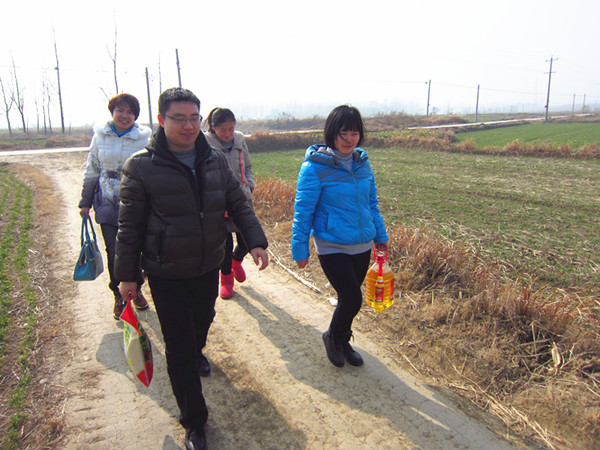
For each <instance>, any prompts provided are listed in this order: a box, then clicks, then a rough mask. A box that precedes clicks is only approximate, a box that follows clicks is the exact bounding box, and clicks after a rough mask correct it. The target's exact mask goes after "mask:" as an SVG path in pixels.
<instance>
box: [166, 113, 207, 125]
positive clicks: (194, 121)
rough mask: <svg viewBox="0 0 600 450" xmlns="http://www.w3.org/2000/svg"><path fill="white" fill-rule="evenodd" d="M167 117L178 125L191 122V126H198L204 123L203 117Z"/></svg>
mask: <svg viewBox="0 0 600 450" xmlns="http://www.w3.org/2000/svg"><path fill="white" fill-rule="evenodd" d="M165 117H168V118H169V119H171V120H172V121H173V122H175V123H176V124H178V125H185V124H187V123H188V122H189V123H190V125H193V126H196V125H199V124H200V122H202V116H192V117H183V116H169V115H168V114H165Z"/></svg>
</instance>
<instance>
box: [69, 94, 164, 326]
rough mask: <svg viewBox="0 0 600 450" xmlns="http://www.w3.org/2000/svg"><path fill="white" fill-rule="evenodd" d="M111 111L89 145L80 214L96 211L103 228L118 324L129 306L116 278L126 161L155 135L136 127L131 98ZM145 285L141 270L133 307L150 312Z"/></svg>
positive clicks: (136, 108) (112, 104) (122, 98)
mask: <svg viewBox="0 0 600 450" xmlns="http://www.w3.org/2000/svg"><path fill="white" fill-rule="evenodd" d="M108 110H109V111H110V114H111V116H112V120H111V121H109V122H107V123H106V124H104V125H103V126H101V127H97V128H95V129H94V136H93V137H92V142H91V143H90V150H89V153H88V158H87V164H86V167H85V175H84V177H83V190H82V192H81V201H80V202H79V208H80V209H79V214H80V215H81V216H82V217H83V216H89V214H90V209H91V208H92V207H93V208H94V212H95V216H96V217H95V218H96V222H97V223H99V224H100V228H101V230H102V237H103V238H104V244H105V247H106V257H107V260H108V273H109V276H110V282H109V284H108V287H109V288H110V290H111V291H113V294H114V297H115V305H114V308H113V317H114V318H115V319H116V320H119V317H120V316H121V313H122V312H123V309H124V308H125V303H126V302H125V300H124V299H123V297H121V294H120V293H119V280H117V279H116V278H115V274H114V261H115V242H116V237H117V227H118V217H119V188H120V186H121V176H122V172H123V165H124V164H125V161H126V160H127V158H129V156H131V155H132V154H133V153H135V152H137V151H138V150H142V149H144V148H145V147H146V145H148V141H149V139H150V135H151V134H152V131H151V130H150V128H148V127H145V126H143V125H138V124H137V123H135V121H136V120H137V118H138V116H139V114H140V104H139V102H138V100H137V98H135V97H134V96H133V95H131V94H119V95H116V96H114V97H113V98H111V99H110V101H109V102H108ZM143 282H144V279H143V277H142V272H141V270H140V272H139V275H138V293H137V298H136V299H135V300H134V305H135V307H136V308H137V309H139V310H143V309H147V308H148V302H147V300H146V299H145V298H144V296H143V295H142V293H141V289H140V288H141V286H142V284H143Z"/></svg>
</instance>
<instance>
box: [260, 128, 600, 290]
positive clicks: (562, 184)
mask: <svg viewBox="0 0 600 450" xmlns="http://www.w3.org/2000/svg"><path fill="white" fill-rule="evenodd" d="M514 128H515V127H510V128H507V129H506V131H505V132H509V131H510V130H514ZM368 153H369V155H370V158H371V164H372V167H373V170H374V172H375V175H376V178H377V184H378V189H379V198H380V201H381V210H382V212H383V215H384V218H385V220H386V223H387V226H388V227H394V226H400V225H404V226H408V227H424V226H427V227H428V228H430V229H432V230H435V231H436V232H439V233H440V234H442V235H444V236H446V237H448V238H449V239H452V240H460V241H464V242H469V243H471V244H472V245H474V246H476V247H477V248H479V249H480V250H481V252H482V253H483V254H484V255H488V257H490V258H494V259H497V260H501V261H503V262H505V263H506V264H507V265H508V266H509V267H512V270H513V275H514V276H515V277H525V278H527V279H537V280H539V282H540V283H547V284H550V285H554V286H557V287H566V288H574V289H582V290H583V291H585V292H588V293H593V294H595V295H597V294H599V293H600V272H599V270H598V268H599V267H600V233H599V230H600V196H599V195H598V192H600V161H598V160H576V159H564V158H532V157H506V156H488V155H471V154H456V153H444V152H429V151H420V150H416V149H413V150H408V149H398V148H396V149H371V150H369V151H368ZM303 159H304V150H297V151H286V152H269V153H257V154H253V155H252V161H253V168H254V173H255V175H258V176H261V177H271V176H276V177H280V178H282V179H284V180H288V181H292V182H294V181H295V180H296V177H297V174H298V170H299V167H300V164H301V163H302V161H303Z"/></svg>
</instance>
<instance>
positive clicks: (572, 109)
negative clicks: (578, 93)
mask: <svg viewBox="0 0 600 450" xmlns="http://www.w3.org/2000/svg"><path fill="white" fill-rule="evenodd" d="M571 114H575V94H573V107H572V108H571Z"/></svg>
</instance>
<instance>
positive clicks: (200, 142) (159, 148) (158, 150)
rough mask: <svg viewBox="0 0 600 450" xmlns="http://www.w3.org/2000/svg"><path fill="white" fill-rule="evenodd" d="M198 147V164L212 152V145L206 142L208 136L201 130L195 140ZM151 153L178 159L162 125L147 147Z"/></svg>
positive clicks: (173, 159)
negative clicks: (170, 146)
mask: <svg viewBox="0 0 600 450" xmlns="http://www.w3.org/2000/svg"><path fill="white" fill-rule="evenodd" d="M195 147H196V163H195V165H196V166H197V165H198V164H200V163H201V162H202V161H204V160H206V159H207V158H208V157H209V156H210V155H211V153H212V150H211V147H210V145H208V142H206V138H205V137H204V133H202V132H200V134H198V137H197V138H196V142H195ZM146 148H147V149H148V151H149V152H150V153H152V154H153V155H156V156H160V157H161V158H164V159H167V160H169V161H177V158H176V157H175V155H173V152H171V151H170V150H169V144H168V143H167V136H166V134H165V129H164V128H163V127H161V126H159V127H158V129H157V130H156V132H155V133H154V135H153V136H152V139H151V140H150V143H149V144H148V147H146Z"/></svg>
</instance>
